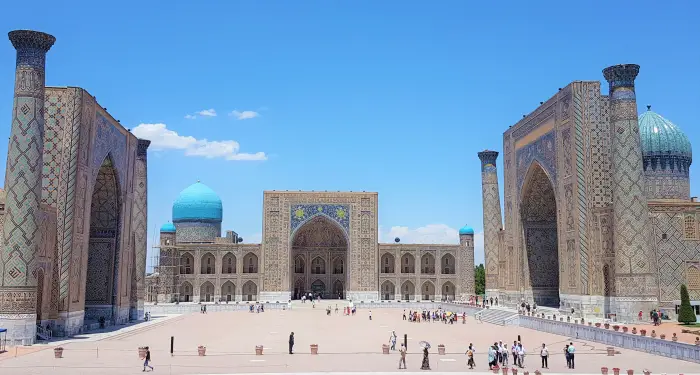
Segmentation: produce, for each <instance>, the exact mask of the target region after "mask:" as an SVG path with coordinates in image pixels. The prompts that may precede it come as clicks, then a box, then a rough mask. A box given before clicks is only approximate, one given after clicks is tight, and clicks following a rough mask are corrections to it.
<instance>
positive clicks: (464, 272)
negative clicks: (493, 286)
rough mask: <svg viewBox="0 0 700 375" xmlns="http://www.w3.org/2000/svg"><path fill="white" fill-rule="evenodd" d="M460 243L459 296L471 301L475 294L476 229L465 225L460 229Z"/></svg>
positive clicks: (463, 299)
mask: <svg viewBox="0 0 700 375" xmlns="http://www.w3.org/2000/svg"><path fill="white" fill-rule="evenodd" d="M459 245H460V247H461V249H459V251H460V254H459V255H458V258H457V259H459V267H461V268H462V269H461V270H459V269H458V272H459V274H460V276H461V277H460V280H459V286H460V293H459V296H458V298H460V300H462V301H469V298H470V297H471V296H473V295H474V229H472V228H471V227H470V226H467V225H465V226H464V227H462V228H461V229H460V230H459Z"/></svg>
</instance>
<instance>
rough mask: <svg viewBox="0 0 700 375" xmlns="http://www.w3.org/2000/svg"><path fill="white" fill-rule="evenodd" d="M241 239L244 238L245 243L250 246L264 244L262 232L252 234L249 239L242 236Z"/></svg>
mask: <svg viewBox="0 0 700 375" xmlns="http://www.w3.org/2000/svg"><path fill="white" fill-rule="evenodd" d="M241 237H243V241H244V242H245V243H248V244H251V243H262V233H260V232H258V233H254V234H251V235H250V236H248V237H245V236H241Z"/></svg>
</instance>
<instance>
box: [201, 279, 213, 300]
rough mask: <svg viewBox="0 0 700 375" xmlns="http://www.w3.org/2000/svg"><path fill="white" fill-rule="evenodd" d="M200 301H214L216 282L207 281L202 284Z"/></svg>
mask: <svg viewBox="0 0 700 375" xmlns="http://www.w3.org/2000/svg"><path fill="white" fill-rule="evenodd" d="M199 301H200V302H214V284H212V283H211V282H209V281H205V282H204V283H203V284H202V286H201V287H199Z"/></svg>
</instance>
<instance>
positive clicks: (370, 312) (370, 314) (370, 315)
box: [369, 310, 372, 320]
mask: <svg viewBox="0 0 700 375" xmlns="http://www.w3.org/2000/svg"><path fill="white" fill-rule="evenodd" d="M369 320H372V310H369Z"/></svg>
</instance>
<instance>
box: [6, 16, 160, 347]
mask: <svg viewBox="0 0 700 375" xmlns="http://www.w3.org/2000/svg"><path fill="white" fill-rule="evenodd" d="M9 37H10V41H11V42H12V44H13V46H14V47H15V49H16V50H17V60H16V71H15V101H14V107H13V121H12V133H11V137H10V145H9V148H8V155H7V171H6V176H5V190H4V191H3V194H2V195H1V196H0V198H1V200H2V202H0V203H1V204H2V209H1V210H0V211H1V212H0V222H1V223H2V228H3V230H2V242H1V243H2V249H1V250H0V276H2V279H1V280H0V327H2V328H7V329H8V331H7V333H8V336H7V339H8V344H9V345H13V344H31V343H33V342H34V340H35V337H36V332H37V325H41V326H42V327H44V328H46V327H50V328H51V329H52V331H53V334H54V335H55V336H60V335H73V334H76V333H79V332H81V331H83V329H84V327H85V326H86V325H89V324H90V323H93V322H96V321H98V320H100V319H101V318H104V320H105V323H106V324H111V323H121V322H126V321H128V320H130V319H139V318H140V317H142V316H143V296H144V286H145V285H144V276H145V271H146V203H147V202H146V188H147V187H146V183H147V181H146V164H147V162H146V150H147V148H148V145H149V143H150V142H149V141H145V140H140V139H137V138H136V137H135V136H133V135H132V134H131V133H130V132H129V131H127V130H126V129H124V127H122V126H121V125H120V124H119V122H118V121H116V120H114V118H112V116H110V115H109V113H107V111H106V109H104V108H102V106H100V105H99V104H98V103H97V102H96V100H95V98H94V97H93V96H92V95H90V94H89V93H88V92H87V91H85V90H83V89H81V88H77V87H45V80H44V71H45V57H46V53H47V51H48V50H49V48H50V47H51V46H52V45H53V43H54V41H55V38H54V37H53V36H50V35H48V34H44V33H39V32H35V31H27V30H19V31H13V32H10V34H9Z"/></svg>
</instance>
